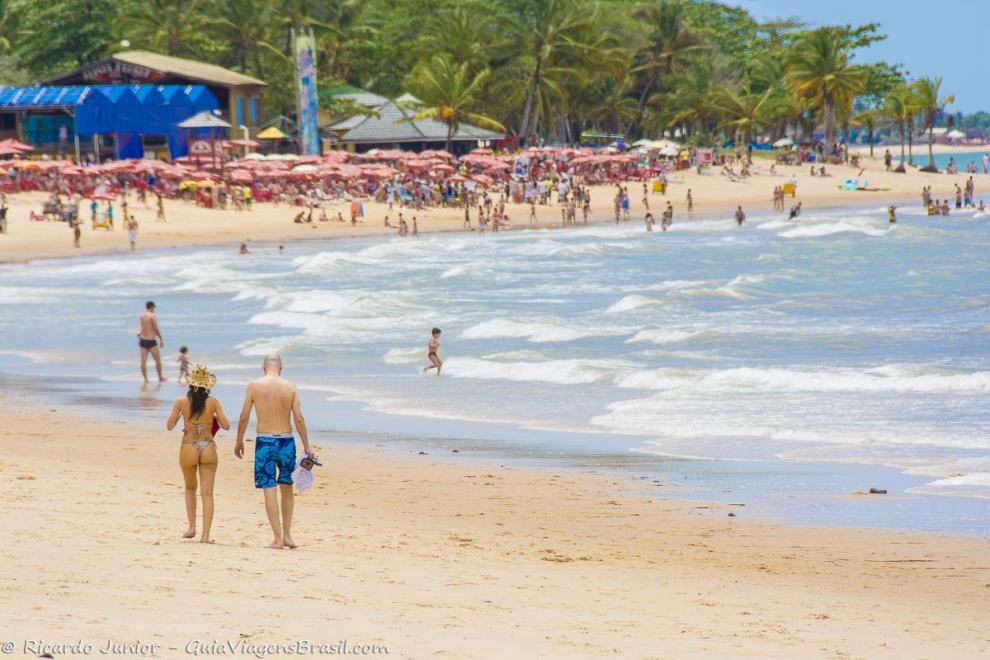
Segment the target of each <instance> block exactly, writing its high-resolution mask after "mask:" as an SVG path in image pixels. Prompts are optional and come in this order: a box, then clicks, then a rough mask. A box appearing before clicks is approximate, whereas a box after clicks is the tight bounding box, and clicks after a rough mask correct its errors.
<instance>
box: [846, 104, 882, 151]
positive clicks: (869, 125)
mask: <svg viewBox="0 0 990 660" xmlns="http://www.w3.org/2000/svg"><path fill="white" fill-rule="evenodd" d="M884 119H885V116H884V113H883V108H869V109H867V110H863V111H861V112H859V113H857V114H856V115H855V117H854V118H853V121H855V122H856V123H857V124H859V125H860V126H861V127H862V128H865V129H866V139H867V140H868V141H869V143H870V158H871V159H872V158H873V135H874V133H875V132H876V129H877V126H880V125H881V124H882V123H883V120H884Z"/></svg>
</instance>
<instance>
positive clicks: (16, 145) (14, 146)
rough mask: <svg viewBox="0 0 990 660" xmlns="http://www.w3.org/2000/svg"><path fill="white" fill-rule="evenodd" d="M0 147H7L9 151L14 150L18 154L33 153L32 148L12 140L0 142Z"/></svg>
mask: <svg viewBox="0 0 990 660" xmlns="http://www.w3.org/2000/svg"><path fill="white" fill-rule="evenodd" d="M0 147H7V148H9V149H14V150H16V151H18V152H23V151H34V147H33V146H31V145H30V144H25V143H24V142H21V141H20V140H14V139H12V138H11V139H7V140H0Z"/></svg>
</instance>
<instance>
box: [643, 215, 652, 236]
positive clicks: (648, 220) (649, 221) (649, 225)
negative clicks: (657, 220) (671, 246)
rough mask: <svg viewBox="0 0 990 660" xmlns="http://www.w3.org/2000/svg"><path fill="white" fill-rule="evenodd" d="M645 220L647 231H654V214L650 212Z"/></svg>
mask: <svg viewBox="0 0 990 660" xmlns="http://www.w3.org/2000/svg"><path fill="white" fill-rule="evenodd" d="M643 219H644V220H645V221H646V231H653V214H652V213H649V212H648V213H647V214H646V217H645V218H643Z"/></svg>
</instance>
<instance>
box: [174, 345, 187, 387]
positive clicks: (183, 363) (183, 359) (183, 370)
mask: <svg viewBox="0 0 990 660" xmlns="http://www.w3.org/2000/svg"><path fill="white" fill-rule="evenodd" d="M175 361H176V362H178V363H179V382H180V383H182V382H183V380H185V381H186V382H189V347H188V346H183V347H182V348H180V349H179V357H178V358H176V360H175Z"/></svg>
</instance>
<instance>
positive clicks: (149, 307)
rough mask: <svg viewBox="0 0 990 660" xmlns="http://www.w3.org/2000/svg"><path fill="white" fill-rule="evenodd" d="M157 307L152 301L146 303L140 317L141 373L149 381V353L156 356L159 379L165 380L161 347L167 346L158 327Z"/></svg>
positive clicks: (160, 380) (145, 380)
mask: <svg viewBox="0 0 990 660" xmlns="http://www.w3.org/2000/svg"><path fill="white" fill-rule="evenodd" d="M156 309H157V307H156V306H155V303H154V302H152V301H150V300H149V301H148V302H146V303H145V304H144V313H143V314H141V316H139V317H138V320H139V321H140V322H141V331H140V332H138V346H139V347H140V348H141V375H142V376H143V377H144V382H146V383H147V382H148V354H149V353H150V354H151V357H153V358H155V368H156V369H157V370H158V381H159V382H161V383H164V382H165V376H163V375H162V354H161V349H163V348H165V339H164V338H163V337H162V331H161V330H160V329H159V328H158V317H157V316H155V310H156Z"/></svg>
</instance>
